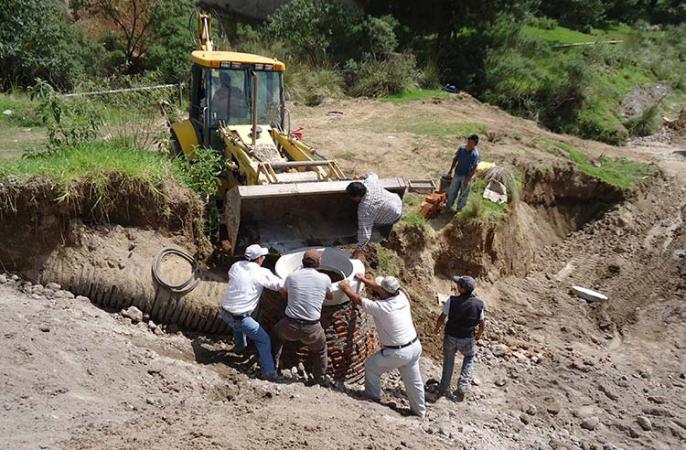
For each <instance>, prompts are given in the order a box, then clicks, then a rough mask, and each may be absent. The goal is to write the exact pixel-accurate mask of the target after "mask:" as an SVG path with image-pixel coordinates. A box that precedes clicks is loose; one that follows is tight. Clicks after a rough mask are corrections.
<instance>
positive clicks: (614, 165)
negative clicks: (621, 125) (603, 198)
mask: <svg viewBox="0 0 686 450" xmlns="http://www.w3.org/2000/svg"><path fill="white" fill-rule="evenodd" d="M546 145H547V146H549V148H550V151H551V152H553V153H555V154H557V155H559V156H563V157H567V158H568V159H570V160H571V161H573V162H574V163H575V164H576V166H577V169H578V170H579V171H581V172H582V173H585V174H586V175H589V176H592V177H594V178H597V179H599V180H601V181H603V182H605V183H607V184H609V185H612V186H615V187H618V188H620V189H625V190H626V189H631V188H633V187H634V186H636V184H638V183H639V182H640V181H641V180H642V179H643V178H645V177H648V176H651V175H653V174H655V172H656V171H657V168H656V167H655V166H653V165H651V164H645V163H641V162H638V161H632V160H630V159H626V158H609V157H606V156H601V157H600V158H598V159H597V160H596V161H593V162H591V161H590V160H589V159H588V156H587V155H586V154H585V153H583V152H582V151H581V150H578V149H576V148H574V147H572V146H571V145H569V144H566V143H564V142H557V141H546Z"/></svg>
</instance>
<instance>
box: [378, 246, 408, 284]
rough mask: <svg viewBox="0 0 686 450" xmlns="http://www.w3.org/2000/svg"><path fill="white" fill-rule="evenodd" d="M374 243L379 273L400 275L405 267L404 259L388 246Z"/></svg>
mask: <svg viewBox="0 0 686 450" xmlns="http://www.w3.org/2000/svg"><path fill="white" fill-rule="evenodd" d="M372 245H373V247H374V250H375V251H376V256H377V259H378V261H379V262H378V266H377V271H378V273H381V274H383V275H390V276H394V277H399V276H400V272H401V271H402V268H403V260H402V259H401V258H400V256H398V254H397V253H395V252H393V251H391V250H389V249H387V248H386V247H382V246H381V245H379V244H378V243H377V244H372Z"/></svg>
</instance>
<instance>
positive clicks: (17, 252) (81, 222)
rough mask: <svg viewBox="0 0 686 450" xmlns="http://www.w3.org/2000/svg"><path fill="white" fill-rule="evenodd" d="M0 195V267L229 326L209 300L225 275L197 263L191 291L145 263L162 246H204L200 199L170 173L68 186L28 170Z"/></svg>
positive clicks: (200, 249)
mask: <svg viewBox="0 0 686 450" xmlns="http://www.w3.org/2000/svg"><path fill="white" fill-rule="evenodd" d="M0 199H1V201H0V215H1V216H2V221H1V222H0V233H1V234H2V235H3V237H4V238H3V246H2V247H1V248H0V264H1V265H2V267H3V268H4V269H5V270H11V271H16V272H19V273H22V274H23V275H24V276H26V277H27V278H28V279H30V280H31V281H33V282H41V283H43V284H45V283H48V282H56V283H58V284H60V285H61V286H62V287H63V288H65V289H68V290H70V291H71V292H73V293H75V294H77V295H84V296H87V297H88V298H90V299H91V300H92V301H93V302H94V303H96V304H98V305H99V306H101V307H104V308H106V309H108V310H116V311H118V310H120V309H122V308H126V307H128V306H131V305H134V306H137V307H138V308H139V309H141V310H142V311H143V312H145V313H147V314H149V315H150V317H151V318H152V319H153V320H154V321H156V322H158V323H163V324H176V325H178V326H181V327H184V328H185V329H189V330H202V331H206V332H219V331H221V332H226V325H225V324H224V323H223V321H222V320H221V319H220V318H219V317H218V315H217V308H216V306H217V304H218V302H219V299H220V297H221V294H222V292H223V290H224V288H225V283H224V280H220V279H219V278H217V277H216V276H213V275H212V274H211V273H203V274H202V275H201V278H202V281H201V282H200V284H199V286H198V287H197V288H196V289H194V290H193V291H192V292H190V293H188V294H179V293H174V292H171V291H170V290H168V289H165V288H163V287H161V286H159V285H158V284H157V283H155V281H154V280H153V275H152V264H153V261H154V258H155V257H156V256H157V254H158V253H159V252H160V250H162V249H163V248H165V247H177V248H182V249H185V250H186V251H188V252H190V253H191V254H195V255H199V256H200V257H201V256H202V255H207V254H209V250H210V249H211V248H210V245H209V243H208V242H207V240H206V238H205V237H204V235H203V232H202V226H203V211H204V208H203V205H202V203H201V202H200V201H199V200H198V199H197V197H196V196H195V195H193V194H192V193H191V192H190V191H188V190H187V189H185V188H182V187H181V186H179V185H177V184H175V183H173V182H172V181H168V182H166V183H165V184H164V185H162V186H160V187H159V188H156V187H153V186H151V185H148V184H139V183H136V182H132V181H130V180H128V179H126V178H121V177H117V176H112V177H111V178H110V179H109V180H108V182H107V185H105V186H102V185H101V186H94V185H92V184H89V183H80V184H76V185H75V186H74V187H72V188H71V189H70V190H69V195H65V193H64V191H63V190H61V189H60V188H59V187H57V186H55V185H53V184H52V183H50V182H49V181H47V180H44V179H34V180H32V181H30V182H28V183H25V184H16V185H6V186H2V188H1V189H0ZM165 264H171V263H165ZM163 269H168V270H166V271H165V273H169V274H170V276H172V277H174V276H176V275H179V276H190V274H191V273H192V268H191V267H190V266H189V265H186V266H178V267H171V266H165V267H163ZM171 281H174V280H171ZM176 281H181V280H176Z"/></svg>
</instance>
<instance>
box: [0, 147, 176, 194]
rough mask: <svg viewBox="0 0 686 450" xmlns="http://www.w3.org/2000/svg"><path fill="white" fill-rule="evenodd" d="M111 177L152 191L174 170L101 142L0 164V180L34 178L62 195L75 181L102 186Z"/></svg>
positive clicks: (162, 159) (161, 160)
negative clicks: (42, 179) (43, 179)
mask: <svg viewBox="0 0 686 450" xmlns="http://www.w3.org/2000/svg"><path fill="white" fill-rule="evenodd" d="M112 174H121V175H123V176H126V177H128V178H130V179H131V180H133V181H138V182H141V183H145V184H148V185H151V186H153V187H156V186H159V185H160V184H161V183H162V181H163V180H164V179H166V178H169V177H173V176H175V168H174V165H173V162H172V161H171V160H170V159H169V158H168V157H166V156H165V155H163V154H161V153H154V152H150V151H147V150H140V149H136V148H130V147H125V146H119V145H117V144H110V143H104V142H97V143H89V144H82V145H78V146H74V147H68V148H62V149H60V150H57V151H55V152H53V153H51V154H49V155H46V156H38V157H34V158H27V159H21V160H18V161H5V162H2V163H0V179H7V178H9V177H12V178H15V179H18V180H20V181H26V180H29V179H31V178H33V177H37V176H38V177H46V178H48V179H50V180H51V181H52V182H53V183H55V184H56V185H58V186H59V187H60V188H61V189H62V190H63V191H65V192H67V191H69V190H70V189H71V188H72V187H73V186H74V184H75V183H77V182H79V181H89V182H92V183H93V184H94V185H96V186H98V185H103V184H105V183H107V182H108V180H109V177H110V176H111V175H112Z"/></svg>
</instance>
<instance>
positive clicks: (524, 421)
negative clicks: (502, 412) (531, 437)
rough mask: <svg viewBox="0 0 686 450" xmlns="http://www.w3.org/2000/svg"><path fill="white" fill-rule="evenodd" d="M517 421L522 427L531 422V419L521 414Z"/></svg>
mask: <svg viewBox="0 0 686 450" xmlns="http://www.w3.org/2000/svg"><path fill="white" fill-rule="evenodd" d="M519 420H521V421H522V423H523V424H524V425H529V422H531V419H530V418H529V416H527V415H526V414H521V415H520V416H519Z"/></svg>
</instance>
